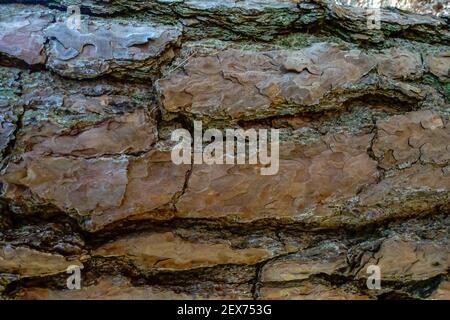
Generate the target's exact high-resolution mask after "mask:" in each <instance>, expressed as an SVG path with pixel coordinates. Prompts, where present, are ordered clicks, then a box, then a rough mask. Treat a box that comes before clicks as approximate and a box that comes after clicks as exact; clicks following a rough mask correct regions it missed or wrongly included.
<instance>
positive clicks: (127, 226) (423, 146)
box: [0, 0, 450, 299]
mask: <svg viewBox="0 0 450 320" xmlns="http://www.w3.org/2000/svg"><path fill="white" fill-rule="evenodd" d="M2 2H5V1H2ZM7 2H10V3H9V4H3V5H0V65H1V66H0V84H1V85H0V109H1V114H0V124H1V126H0V161H1V162H0V165H1V170H2V171H1V175H0V183H1V188H2V193H1V202H0V210H1V213H0V299H124V298H132V299H386V298H414V299H450V285H449V266H450V264H449V257H450V246H449V239H450V238H449V233H448V231H449V228H450V217H449V212H450V122H449V120H450V30H449V21H448V20H446V17H445V16H442V17H438V16H433V15H419V14H415V13H410V12H406V11H400V10H396V9H393V8H383V9H382V10H381V29H380V30H377V29H368V28H367V17H366V11H365V9H363V8H358V7H347V6H340V5H336V4H335V3H333V2H330V1H322V0H310V1H282V0H267V1H253V0H243V1H228V0H227V1H201V0H199V1H196V0H193V1H187V0H186V1H183V0H174V1H167V0H164V1H163V0H154V1H151V0H108V1H106V0H87V1H82V2H81V10H82V12H83V15H82V18H83V19H82V24H81V30H80V31H75V30H73V29H70V28H68V26H67V24H66V21H67V18H68V15H67V14H66V13H65V11H64V10H65V8H66V6H68V5H72V4H78V1H76V0H49V1H44V0H42V1H26V0H25V1H7ZM33 3H34V4H33ZM36 3H39V5H36ZM193 120H202V121H203V126H204V128H212V127H214V128H243V129H247V128H279V129H280V131H281V145H280V170H279V172H278V174H277V175H274V176H263V175H260V170H259V167H258V166H255V165H206V164H204V165H175V164H174V163H172V161H171V159H170V149H171V146H172V145H173V143H172V142H171V141H170V134H171V132H172V130H174V129H176V128H186V129H188V130H190V131H192V124H193ZM372 264H376V265H378V266H379V267H380V268H381V273H382V274H381V276H382V288H381V290H369V289H368V288H367V286H366V279H367V276H368V275H367V273H366V269H367V266H369V265H372ZM70 265H80V266H83V269H82V289H81V290H68V289H67V288H66V278H67V276H68V274H67V273H66V270H67V267H68V266H70Z"/></svg>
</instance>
